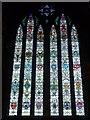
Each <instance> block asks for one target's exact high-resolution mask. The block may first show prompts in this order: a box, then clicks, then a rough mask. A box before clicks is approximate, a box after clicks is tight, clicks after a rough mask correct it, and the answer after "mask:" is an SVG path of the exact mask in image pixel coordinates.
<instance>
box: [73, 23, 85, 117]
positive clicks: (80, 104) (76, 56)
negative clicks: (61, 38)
mask: <svg viewBox="0 0 90 120" xmlns="http://www.w3.org/2000/svg"><path fill="white" fill-rule="evenodd" d="M71 45H72V60H73V77H74V91H75V106H76V115H79V116H82V115H85V112H84V100H83V86H82V75H81V65H80V53H79V40H78V33H77V29H76V27H75V25H73V26H72V30H71Z"/></svg>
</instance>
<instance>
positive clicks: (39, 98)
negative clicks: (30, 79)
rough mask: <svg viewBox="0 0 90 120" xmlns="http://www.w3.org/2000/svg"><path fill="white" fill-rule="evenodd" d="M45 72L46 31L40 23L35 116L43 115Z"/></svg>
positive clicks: (37, 49)
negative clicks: (44, 31)
mask: <svg viewBox="0 0 90 120" xmlns="http://www.w3.org/2000/svg"><path fill="white" fill-rule="evenodd" d="M43 72H44V33H43V28H42V26H41V25H40V26H39V28H38V32H37V48H36V80H35V111H34V115H35V116H42V115H43V82H44V80H43Z"/></svg>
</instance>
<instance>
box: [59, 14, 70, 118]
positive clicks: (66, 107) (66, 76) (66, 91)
mask: <svg viewBox="0 0 90 120" xmlns="http://www.w3.org/2000/svg"><path fill="white" fill-rule="evenodd" d="M60 35H61V40H60V42H61V69H62V92H63V116H71V115H72V110H71V91H70V71H69V55H68V36H67V23H66V19H65V16H64V14H62V16H61V20H60Z"/></svg>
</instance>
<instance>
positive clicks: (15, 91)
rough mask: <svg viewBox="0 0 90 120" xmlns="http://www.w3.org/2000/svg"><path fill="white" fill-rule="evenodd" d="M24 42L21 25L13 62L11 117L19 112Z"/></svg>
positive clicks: (17, 35)
mask: <svg viewBox="0 0 90 120" xmlns="http://www.w3.org/2000/svg"><path fill="white" fill-rule="evenodd" d="M22 40H23V29H22V26H21V25H19V27H18V30H17V34H16V42H15V51H14V60H13V73H12V82H11V93H10V106H9V116H14V115H17V110H18V97H19V82H20V69H21V56H22Z"/></svg>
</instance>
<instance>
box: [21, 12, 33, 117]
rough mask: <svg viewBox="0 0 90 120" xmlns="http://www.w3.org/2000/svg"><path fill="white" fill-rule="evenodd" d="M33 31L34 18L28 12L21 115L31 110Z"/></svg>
mask: <svg viewBox="0 0 90 120" xmlns="http://www.w3.org/2000/svg"><path fill="white" fill-rule="evenodd" d="M33 32H34V20H33V17H32V14H30V16H29V19H28V21H27V35H26V50H25V65H24V80H23V99H22V116H23V115H27V116H29V115H30V110H31V85H32V59H33Z"/></svg>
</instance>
